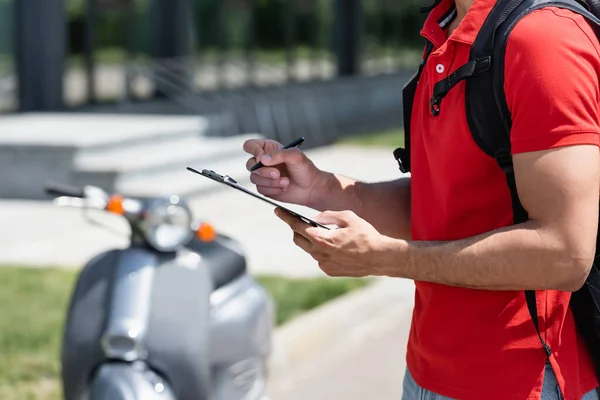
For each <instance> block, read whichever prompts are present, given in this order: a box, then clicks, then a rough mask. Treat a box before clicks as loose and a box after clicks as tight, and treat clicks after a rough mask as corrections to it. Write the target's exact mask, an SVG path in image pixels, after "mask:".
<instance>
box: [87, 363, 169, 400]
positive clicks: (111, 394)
mask: <svg viewBox="0 0 600 400" xmlns="http://www.w3.org/2000/svg"><path fill="white" fill-rule="evenodd" d="M89 398H90V400H175V396H174V395H173V392H172V391H171V388H170V386H169V384H168V382H166V381H165V380H164V379H163V378H161V377H160V376H159V375H158V374H156V373H155V372H154V371H152V370H150V369H148V368H147V366H146V365H145V364H144V363H139V364H128V363H108V364H104V365H102V366H101V367H100V368H99V369H98V371H97V373H96V376H95V377H94V380H93V382H92V386H91V390H90V397H89Z"/></svg>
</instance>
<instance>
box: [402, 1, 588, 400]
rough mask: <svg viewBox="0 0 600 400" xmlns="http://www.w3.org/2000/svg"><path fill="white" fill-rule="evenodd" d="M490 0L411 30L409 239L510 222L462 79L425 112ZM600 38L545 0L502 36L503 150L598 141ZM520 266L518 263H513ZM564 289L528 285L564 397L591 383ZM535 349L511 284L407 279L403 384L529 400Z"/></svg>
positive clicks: (537, 369)
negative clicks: (415, 51)
mask: <svg viewBox="0 0 600 400" xmlns="http://www.w3.org/2000/svg"><path fill="white" fill-rule="evenodd" d="M493 4H494V0H475V3H474V4H473V6H472V7H471V9H470V10H469V12H468V14H467V15H466V17H465V18H464V20H463V21H462V22H461V23H460V25H459V27H458V28H457V29H456V30H455V31H454V32H453V33H452V34H451V35H450V37H449V38H447V33H446V30H445V27H444V25H445V24H447V22H448V21H450V20H451V19H452V12H451V9H452V8H453V7H454V3H453V2H452V0H443V1H442V4H440V5H439V6H438V7H436V9H435V10H433V11H432V12H431V14H430V15H429V18H428V19H427V21H426V23H425V25H424V27H423V30H422V32H421V33H422V35H423V36H425V37H426V38H427V39H429V40H430V41H432V42H433V44H434V46H435V47H434V52H433V53H432V54H431V56H430V58H429V61H428V62H427V64H426V66H425V68H424V71H423V75H422V79H421V80H420V82H419V85H418V89H417V94H416V98H415V105H414V112H413V116H412V135H413V136H412V142H411V151H412V153H411V174H412V183H411V185H412V186H411V187H412V189H411V191H412V232H413V239H414V240H431V241H439V240H456V239H461V238H465V237H471V236H474V235H477V234H481V233H483V232H488V231H491V230H494V229H497V228H500V227H504V226H507V225H510V224H511V223H512V209H511V200H510V193H509V190H508V187H507V185H506V181H505V178H504V175H503V173H502V171H501V170H500V169H499V167H498V166H497V164H496V162H495V160H494V159H492V158H491V157H489V156H487V155H485V154H484V153H483V152H482V151H481V150H480V149H479V148H478V147H477V145H476V144H475V142H474V141H473V139H472V136H471V133H470V131H469V128H468V125H467V121H466V113H465V97H464V96H465V92H464V87H465V86H464V85H465V84H464V81H463V82H462V83H460V84H458V85H457V86H455V87H454V88H453V89H452V90H451V91H450V93H449V94H448V95H447V96H446V97H445V98H444V100H443V102H442V106H441V113H440V114H439V115H438V116H432V115H431V113H430V112H429V99H430V98H431V94H432V92H433V85H434V84H435V83H436V82H437V81H439V80H441V79H443V78H445V77H447V76H448V75H449V74H450V73H452V72H454V71H455V70H456V69H457V68H459V67H460V66H462V65H463V64H465V63H466V62H467V60H468V56H469V50H470V45H471V44H472V43H473V41H474V39H475V37H476V35H477V32H478V30H479V28H480V27H481V25H482V24H483V21H484V19H485V18H486V16H487V15H488V13H489V11H490V10H491V8H492V6H493ZM599 53H600V46H599V45H598V41H597V39H596V37H595V35H594V33H593V31H592V29H591V28H590V27H589V25H588V24H587V23H586V22H585V20H584V19H583V18H582V17H580V16H578V15H576V14H574V13H571V12H569V11H566V10H561V9H557V8H547V9H544V10H539V11H535V12H533V13H532V14H530V15H528V16H526V17H525V18H524V19H522V20H521V21H520V22H519V23H518V24H517V26H516V27H515V29H514V30H513V32H512V33H511V35H510V38H509V41H508V45H507V50H506V62H505V91H506V97H507V101H508V105H509V109H510V112H511V115H512V118H513V128H512V132H511V141H512V150H513V153H520V152H528V151H536V150H542V149H549V148H554V147H559V146H566V145H573V144H593V145H598V144H599V132H600V127H599V121H600V112H599V99H600V95H599V87H600V85H599V75H600V56H599ZM523 268H527V266H526V265H523ZM569 298H570V294H569V293H564V292H559V291H540V292H538V310H539V324H540V329H541V332H542V335H543V336H544V338H545V340H546V341H547V342H548V344H549V345H550V347H551V348H552V350H553V353H554V354H553V356H552V358H551V363H552V366H553V368H554V370H555V372H556V375H557V378H558V381H559V383H560V388H561V391H562V393H563V395H564V397H565V399H566V400H579V399H581V397H582V395H583V394H584V393H586V392H588V391H590V390H592V389H593V388H594V387H596V386H597V385H598V382H597V380H596V378H595V377H594V372H593V370H592V367H591V363H590V360H589V356H588V353H587V352H586V351H585V348H584V347H583V346H584V344H583V342H582V341H581V339H580V338H579V337H578V334H577V331H576V329H575V326H574V322H573V316H572V314H571V311H570V309H569V307H568V303H569ZM545 361H546V355H545V353H544V351H543V349H542V347H541V345H540V342H539V339H538V337H537V334H536V332H535V328H534V325H533V323H532V321H531V318H530V316H529V313H528V310H527V306H526V302H525V296H524V293H523V292H522V291H495V292H494V291H485V290H473V289H464V288H457V287H450V286H444V285H438V284H432V283H425V282H416V295H415V308H414V314H413V319H412V326H411V332H410V339H409V344H408V354H407V364H408V369H409V370H410V372H411V375H412V376H413V378H414V379H415V381H416V382H417V383H418V384H419V385H420V386H423V387H424V388H426V389H428V390H430V391H433V392H437V393H439V394H441V395H444V396H447V397H451V398H457V399H463V400H469V399H473V400H482V399H485V400H496V399H497V400H511V399H514V400H523V399H539V398H540V394H541V390H542V380H543V372H544V366H545Z"/></svg>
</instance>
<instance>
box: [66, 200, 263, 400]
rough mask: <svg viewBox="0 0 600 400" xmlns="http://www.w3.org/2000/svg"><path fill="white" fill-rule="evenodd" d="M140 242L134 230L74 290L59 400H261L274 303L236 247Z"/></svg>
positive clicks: (222, 239)
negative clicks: (162, 245) (162, 247)
mask: <svg viewBox="0 0 600 400" xmlns="http://www.w3.org/2000/svg"><path fill="white" fill-rule="evenodd" d="M136 200H139V199H136ZM143 201H146V200H143ZM142 215H144V213H143V212H142ZM137 220H138V221H139V218H138V219H137ZM139 233H140V232H137V227H136V226H135V225H134V224H133V222H132V241H131V245H130V246H129V247H127V248H125V249H114V250H111V251H107V252H104V253H102V254H99V255H97V256H96V257H94V258H93V259H92V260H90V261H89V262H88V263H87V264H86V265H85V266H84V267H83V269H82V270H81V273H80V275H79V277H78V279H77V281H76V284H75V288H74V290H73V293H72V295H71V298H70V302H69V308H68V313H67V318H66V323H65V328H64V336H63V344H62V351H61V362H62V383H63V392H64V396H65V399H66V400H109V399H110V400H140V399H143V400H188V399H189V400H209V399H211V400H212V399H215V400H237V399H239V400H260V399H266V379H267V360H268V356H269V353H270V350H271V331H272V327H273V304H272V300H271V298H270V297H269V295H268V294H267V292H266V291H265V290H264V288H263V287H262V286H260V285H259V284H258V283H257V282H256V281H255V280H254V279H253V278H252V277H251V276H250V275H248V274H247V271H246V261H245V257H244V254H243V252H242V250H241V248H240V246H239V244H238V243H237V242H236V241H234V240H232V239H230V238H228V237H226V236H223V235H218V234H217V235H216V236H215V237H214V238H212V239H211V240H208V241H207V240H201V239H199V238H198V237H197V236H196V235H190V236H189V237H186V239H187V240H186V241H185V243H183V244H182V245H181V246H178V247H177V248H176V249H175V250H171V251H164V250H157V249H156V248H154V247H153V246H151V245H149V244H148V243H147V241H145V240H142V238H140V237H139Z"/></svg>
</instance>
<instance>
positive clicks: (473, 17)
mask: <svg viewBox="0 0 600 400" xmlns="http://www.w3.org/2000/svg"><path fill="white" fill-rule="evenodd" d="M495 3H496V0H475V1H474V3H473V5H472V6H471V8H469V11H468V12H467V15H465V17H464V19H463V20H462V21H461V22H460V24H459V25H458V27H457V28H456V29H455V30H454V32H452V34H451V35H450V37H447V28H448V25H449V24H450V22H452V21H453V20H454V18H455V17H456V4H455V3H454V0H441V1H440V4H438V5H437V6H436V7H435V8H434V9H433V10H431V12H430V13H429V15H428V16H427V19H426V20H425V23H424V24H423V29H421V35H422V36H423V37H425V38H426V39H428V40H429V41H431V42H432V43H433V45H434V46H435V47H441V46H442V45H443V44H444V43H445V42H446V40H449V41H455V42H462V43H466V44H468V45H472V44H473V42H474V41H475V38H476V37H477V33H478V32H479V29H480V28H481V26H482V25H483V22H484V21H485V19H486V18H487V16H488V14H489V13H490V11H491V9H492V8H493V7H494V4H495Z"/></svg>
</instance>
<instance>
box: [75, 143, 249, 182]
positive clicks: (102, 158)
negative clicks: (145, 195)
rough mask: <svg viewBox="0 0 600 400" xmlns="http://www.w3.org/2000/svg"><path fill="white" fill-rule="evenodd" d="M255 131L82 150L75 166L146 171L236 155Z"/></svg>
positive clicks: (83, 169) (91, 170)
mask: <svg viewBox="0 0 600 400" xmlns="http://www.w3.org/2000/svg"><path fill="white" fill-rule="evenodd" d="M255 137H258V135H252V134H247V135H239V136H233V137H226V138H216V137H202V136H199V135H195V136H190V137H185V136H184V137H177V138H173V139H172V140H169V141H164V140H163V141H151V142H143V143H140V144H134V145H130V146H121V147H115V148H113V149H109V150H106V151H102V152H100V151H97V152H93V153H91V154H90V153H88V152H82V153H80V154H78V155H77V156H76V158H75V169H76V171H77V172H78V173H82V174H93V173H98V174H103V173H118V174H127V175H136V174H147V173H154V172H157V171H163V170H165V169H168V168H179V167H181V166H182V165H183V166H187V165H189V163H191V162H196V161H199V160H202V161H205V162H209V161H212V160H217V159H222V158H228V157H235V156H239V155H240V154H242V153H243V149H242V146H243V144H244V142H245V141H246V140H248V139H250V138H255Z"/></svg>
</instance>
